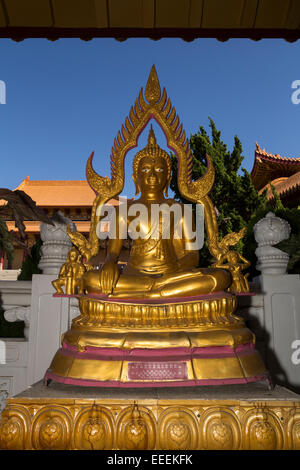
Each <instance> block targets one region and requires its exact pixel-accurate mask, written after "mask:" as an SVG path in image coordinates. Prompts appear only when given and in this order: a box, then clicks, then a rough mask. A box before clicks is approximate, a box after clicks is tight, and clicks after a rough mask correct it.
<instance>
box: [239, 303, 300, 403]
mask: <svg viewBox="0 0 300 470" xmlns="http://www.w3.org/2000/svg"><path fill="white" fill-rule="evenodd" d="M237 313H238V315H240V316H241V317H242V318H243V319H244V320H245V323H246V326H247V328H249V330H251V331H252V333H254V334H255V336H256V343H255V347H256V349H257V351H258V352H259V353H260V354H261V357H262V359H263V361H264V364H265V366H266V368H267V370H268V372H269V373H270V376H271V379H272V382H273V384H274V385H281V386H283V387H286V388H288V389H289V390H292V391H293V392H295V393H299V394H300V385H299V384H295V383H292V382H291V381H290V380H289V378H288V376H287V373H286V371H285V369H284V367H283V365H282V362H281V360H280V359H279V357H278V356H277V354H276V353H275V351H274V350H273V349H272V348H271V346H270V344H271V338H270V334H269V333H268V332H267V331H266V329H265V328H264V327H263V326H262V323H261V321H260V319H259V318H258V317H257V316H255V315H254V314H251V313H249V311H248V309H247V308H245V307H244V308H239V309H238V312H237ZM292 353H293V350H292V349H291V348H290V356H292ZM291 360H292V359H291ZM295 367H298V368H299V379H300V364H299V365H298V366H295ZM299 382H300V380H299Z"/></svg>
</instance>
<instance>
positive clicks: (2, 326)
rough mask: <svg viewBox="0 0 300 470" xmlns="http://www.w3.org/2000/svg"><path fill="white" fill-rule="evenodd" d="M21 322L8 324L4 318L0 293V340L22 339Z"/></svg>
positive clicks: (22, 323) (22, 329)
mask: <svg viewBox="0 0 300 470" xmlns="http://www.w3.org/2000/svg"><path fill="white" fill-rule="evenodd" d="M24 326H25V323H24V322H23V321H16V322H13V323H12V322H8V321H6V320H5V318H4V310H3V302H2V297H1V293H0V338H24Z"/></svg>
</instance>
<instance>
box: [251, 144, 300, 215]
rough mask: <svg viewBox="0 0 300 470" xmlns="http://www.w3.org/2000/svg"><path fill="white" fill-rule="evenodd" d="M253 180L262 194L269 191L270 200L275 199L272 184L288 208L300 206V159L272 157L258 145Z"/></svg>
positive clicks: (252, 172) (252, 174)
mask: <svg viewBox="0 0 300 470" xmlns="http://www.w3.org/2000/svg"><path fill="white" fill-rule="evenodd" d="M251 178H252V182H253V184H254V186H255V188H256V189H257V190H258V191H259V192H260V193H261V192H263V191H264V190H265V189H267V198H268V199H269V200H271V199H273V192H272V188H271V185H270V183H271V184H272V185H273V186H274V187H275V189H276V191H277V193H278V194H279V196H280V198H281V200H282V202H283V204H284V205H285V206H286V207H297V206H299V205H300V158H286V157H281V156H280V155H272V154H271V153H267V152H266V151H265V149H263V150H262V149H261V148H260V147H259V145H258V144H256V150H255V160H254V165H253V168H252V171H251Z"/></svg>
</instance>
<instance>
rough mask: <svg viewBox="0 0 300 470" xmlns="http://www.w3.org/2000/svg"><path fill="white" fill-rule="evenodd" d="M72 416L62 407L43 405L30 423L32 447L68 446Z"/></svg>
mask: <svg viewBox="0 0 300 470" xmlns="http://www.w3.org/2000/svg"><path fill="white" fill-rule="evenodd" d="M71 423H72V418H71V416H70V413H69V412H68V411H67V410H66V409H65V408H64V407H59V406H58V407H56V408H54V409H53V408H52V407H45V408H44V409H42V410H40V411H39V412H38V413H37V414H36V416H35V418H34V422H33V425H32V429H33V433H32V446H33V448H34V449H51V450H61V449H69V448H70V431H71Z"/></svg>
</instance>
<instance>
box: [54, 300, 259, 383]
mask: <svg viewBox="0 0 300 470" xmlns="http://www.w3.org/2000/svg"><path fill="white" fill-rule="evenodd" d="M79 305H80V311H81V315H80V316H79V317H78V318H76V319H74V320H73V323H72V328H71V329H70V330H69V331H68V332H67V333H66V334H64V335H63V338H62V347H61V348H60V349H59V351H58V352H57V353H56V355H55V357H54V359H53V361H52V363H51V365H50V367H49V369H48V371H47V373H46V376H45V379H46V380H54V381H57V382H61V383H66V384H71V385H83V386H101V387H103V386H123V387H130V386H137V387H140V386H143V387H147V386H149V387H150V386H163V387H164V386H175V387H176V386H181V385H187V386H193V385H219V384H225V383H228V384H232V383H247V382H252V381H259V380H262V379H263V378H268V376H267V371H266V370H265V367H264V364H263V362H262V360H261V358H260V356H259V354H258V353H257V351H256V350H255V348H254V342H255V337H254V335H253V334H252V333H251V332H250V331H249V330H248V329H247V328H246V327H245V325H244V322H243V320H242V319H241V318H240V317H238V316H236V315H234V310H235V308H236V297H235V296H234V295H231V294H228V293H225V292H223V293H219V294H217V295H216V294H214V295H213V296H212V295H207V296H200V297H198V298H185V299H181V300H180V301H175V300H173V301H172V300H170V301H167V302H162V301H161V302H160V303H158V302H156V303H150V302H148V303H143V302H137V301H136V302H133V301H127V302H126V301H122V300H120V299H118V301H113V300H103V299H101V298H99V297H98V298H97V297H96V296H94V297H93V296H91V295H90V296H81V297H80V298H79Z"/></svg>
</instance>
